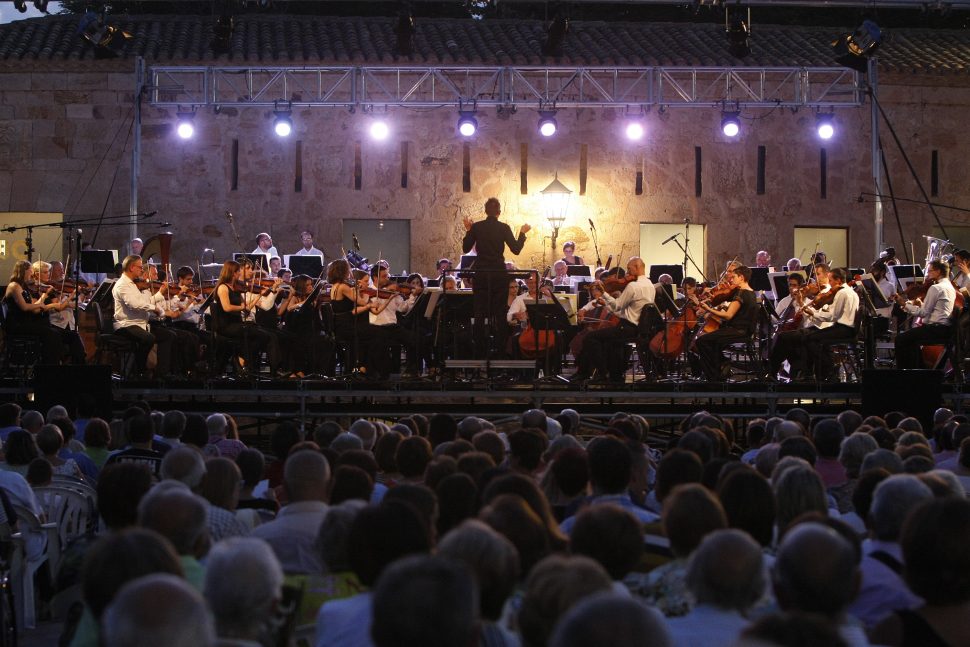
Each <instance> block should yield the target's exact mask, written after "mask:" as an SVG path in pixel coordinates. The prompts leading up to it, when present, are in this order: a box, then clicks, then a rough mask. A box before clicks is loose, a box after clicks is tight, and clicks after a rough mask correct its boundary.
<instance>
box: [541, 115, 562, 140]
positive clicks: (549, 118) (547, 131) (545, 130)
mask: <svg viewBox="0 0 970 647" xmlns="http://www.w3.org/2000/svg"><path fill="white" fill-rule="evenodd" d="M557 130H559V124H557V123H556V111H555V110H540V111H539V134H540V135H542V136H543V137H552V136H553V135H555V134H556V131H557Z"/></svg>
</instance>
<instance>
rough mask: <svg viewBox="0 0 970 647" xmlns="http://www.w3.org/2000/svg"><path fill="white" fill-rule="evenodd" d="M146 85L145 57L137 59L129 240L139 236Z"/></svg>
mask: <svg viewBox="0 0 970 647" xmlns="http://www.w3.org/2000/svg"><path fill="white" fill-rule="evenodd" d="M144 86H145V59H144V58H143V57H141V56H139V57H137V58H136V59H135V106H134V108H135V111H134V119H135V124H134V126H135V133H134V134H135V137H134V144H133V145H132V147H131V186H130V188H129V204H128V213H130V214H131V218H130V220H129V223H130V229H131V231H130V232H129V236H128V240H134V239H135V238H137V237H138V215H137V214H138V176H139V174H140V172H141V93H142V90H143V89H144Z"/></svg>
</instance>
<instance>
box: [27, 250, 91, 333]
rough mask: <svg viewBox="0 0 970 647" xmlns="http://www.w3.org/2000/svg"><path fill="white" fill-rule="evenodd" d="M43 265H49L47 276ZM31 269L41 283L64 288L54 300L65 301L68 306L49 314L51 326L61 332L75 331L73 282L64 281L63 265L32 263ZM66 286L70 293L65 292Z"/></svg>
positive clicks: (57, 262)
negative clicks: (38, 276) (69, 288)
mask: <svg viewBox="0 0 970 647" xmlns="http://www.w3.org/2000/svg"><path fill="white" fill-rule="evenodd" d="M45 265H50V272H49V273H47V274H45V273H44V272H43V271H42V267H43V266H45ZM33 269H34V273H35V274H40V282H41V283H49V284H51V285H52V286H54V288H55V289H60V288H61V286H64V287H65V291H64V292H62V293H61V294H60V296H59V297H56V298H57V300H59V301H66V302H67V304H68V305H67V307H65V308H64V309H63V310H54V311H52V312H51V313H50V322H51V325H52V326H54V327H55V328H60V329H61V330H64V329H69V330H77V325H76V322H75V321H74V293H73V289H74V285H75V284H74V281H65V280H64V263H62V262H60V261H51V262H50V263H49V264H48V263H44V262H43V261H34V265H33ZM68 285H70V287H71V292H68V291H67V290H66V288H67V286H68ZM79 296H80V295H79Z"/></svg>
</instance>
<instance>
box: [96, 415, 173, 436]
mask: <svg viewBox="0 0 970 647" xmlns="http://www.w3.org/2000/svg"><path fill="white" fill-rule="evenodd" d="M88 424H89V425H90V424H91V423H88ZM185 424H186V418H185V414H184V413H182V412H181V411H179V410H178V409H172V410H171V411H166V412H165V416H164V417H163V418H162V437H163V438H166V439H168V440H176V439H181V438H182V434H183V433H185ZM84 437H85V438H87V427H85V430H84Z"/></svg>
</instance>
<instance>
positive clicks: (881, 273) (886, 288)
mask: <svg viewBox="0 0 970 647" xmlns="http://www.w3.org/2000/svg"><path fill="white" fill-rule="evenodd" d="M888 271H889V268H888V267H887V266H886V262H885V261H883V260H877V261H875V262H874V263H873V264H872V265H871V266H870V267H869V273H870V274H872V280H873V281H874V282H875V284H876V286H877V287H878V288H879V291H880V292H882V296H883V298H884V299H886V301H888V302H889V305H888V306H886V307H885V308H879V309H877V310H876V314H878V315H879V316H880V317H886V318H889V317H892V314H893V306H892V302H893V300H894V299H895V298H896V283H895V282H894V281H890V280H889V279H888V278H887V276H886V275H887V274H888Z"/></svg>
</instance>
